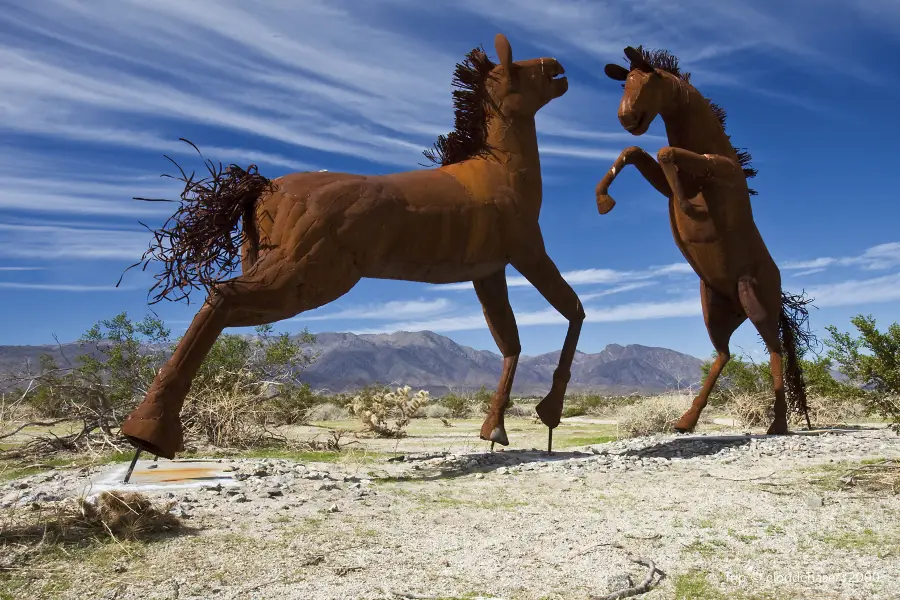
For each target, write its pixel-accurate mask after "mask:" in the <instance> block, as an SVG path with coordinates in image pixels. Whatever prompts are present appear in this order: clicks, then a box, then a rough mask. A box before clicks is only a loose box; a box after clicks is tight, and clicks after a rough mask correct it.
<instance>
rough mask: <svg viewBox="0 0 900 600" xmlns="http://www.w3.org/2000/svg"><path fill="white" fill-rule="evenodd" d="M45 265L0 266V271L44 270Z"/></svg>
mask: <svg viewBox="0 0 900 600" xmlns="http://www.w3.org/2000/svg"><path fill="white" fill-rule="evenodd" d="M43 269H45V267H0V271H42V270H43Z"/></svg>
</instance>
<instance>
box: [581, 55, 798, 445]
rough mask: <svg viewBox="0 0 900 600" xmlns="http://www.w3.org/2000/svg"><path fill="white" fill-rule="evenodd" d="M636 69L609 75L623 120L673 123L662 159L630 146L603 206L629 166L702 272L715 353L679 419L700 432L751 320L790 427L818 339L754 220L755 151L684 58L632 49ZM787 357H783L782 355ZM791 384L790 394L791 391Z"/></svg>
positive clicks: (780, 418) (777, 428)
mask: <svg viewBox="0 0 900 600" xmlns="http://www.w3.org/2000/svg"><path fill="white" fill-rule="evenodd" d="M625 57H626V59H627V60H629V61H630V63H631V64H630V68H628V69H626V68H625V67H622V66H619V65H615V64H609V65H606V68H605V69H604V71H605V73H606V75H607V76H608V77H610V78H611V79H614V80H616V81H624V82H625V83H624V85H623V86H622V87H623V88H624V89H625V91H624V94H623V96H622V102H621V104H620V105H619V122H620V123H621V124H622V127H624V128H625V130H626V131H628V132H630V133H632V134H633V135H636V136H638V135H643V134H644V133H646V132H647V130H648V129H649V127H650V123H651V122H653V120H654V119H655V118H656V116H657V115H659V116H661V117H662V119H663V122H664V123H665V126H666V134H667V136H668V141H669V145H668V146H667V147H665V148H662V149H661V150H660V151H659V152H658V154H657V160H658V161H659V162H657V161H655V160H653V158H652V157H651V156H650V155H649V154H647V153H646V152H645V151H644V150H642V149H641V148H638V147H636V146H632V147H630V148H626V149H625V150H624V151H623V152H622V153H621V154H620V155H619V157H618V158H617V159H616V161H615V163H614V164H613V166H612V168H611V169H610V170H609V172H608V173H607V174H606V175H605V176H604V177H603V179H602V180H601V181H600V183H599V184H598V185H597V190H596V193H597V209H598V211H599V212H600V214H606V213H608V212H609V211H610V210H612V208H613V206H615V202H614V201H613V199H612V198H611V197H610V196H609V186H610V185H611V184H612V182H613V181H614V180H615V178H616V175H617V174H618V173H619V172H621V170H622V169H623V168H624V167H625V165H634V166H635V167H637V169H638V170H639V171H640V172H641V174H642V175H643V176H644V178H645V179H646V180H647V181H648V182H650V184H651V185H652V186H653V187H655V188H656V189H657V191H659V193H661V194H662V195H664V196H666V197H667V198H669V216H670V220H671V224H672V233H673V234H674V236H675V243H676V244H677V245H678V248H679V249H680V250H681V253H682V254H683V255H684V257H685V259H687V262H688V263H689V264H690V265H691V267H693V269H694V271H695V272H696V273H697V275H698V276H699V277H700V301H701V304H702V306H703V317H704V321H705V322H706V328H707V330H708V332H709V337H710V340H711V341H712V344H713V347H714V348H715V350H716V353H717V356H716V359H715V361H714V362H713V364H712V367H711V368H710V370H709V374H708V375H707V377H706V381H705V382H704V383H703V387H702V388H701V390H700V393H699V394H698V396H697V397H696V398H695V399H694V402H693V404H692V406H691V408H690V409H689V410H688V411H687V412H685V413H684V415H682V417H681V418H680V419H679V420H678V421H677V422H676V424H675V429H676V430H678V431H682V432H685V431H692V430H693V429H694V427H695V426H696V425H697V420H698V419H699V418H700V413H701V412H702V411H703V408H704V407H705V406H706V403H707V400H708V399H709V394H710V392H711V391H712V389H713V386H714V385H715V384H716V379H718V377H719V374H720V373H721V372H722V369H723V368H724V367H725V365H726V364H727V363H728V360H729V359H730V353H729V350H728V345H729V341H730V340H731V336H732V334H733V333H734V331H735V330H736V329H737V328H738V326H740V325H741V323H743V322H744V321H745V320H746V319H750V321H751V322H752V323H753V325H754V326H755V327H756V329H757V331H758V332H759V334H760V336H761V337H762V339H763V341H764V342H765V344H766V347H767V348H768V351H769V355H770V363H769V364H770V366H771V372H772V379H773V387H774V392H775V407H774V408H775V416H774V419H773V421H772V424H771V426H770V427H769V430H768V433H770V434H784V433H788V419H787V408H788V405H787V401H788V400H789V401H790V403H791V405H792V408H793V409H794V410H795V411H797V412H803V413H804V414H806V422H807V425H808V426H810V423H809V416H808V414H807V407H806V389H805V384H804V380H803V373H802V371H801V368H800V362H799V356H798V354H799V353H798V347H797V346H798V344H806V345H808V344H809V343H810V340H811V339H812V338H811V335H810V334H809V332H808V330H805V329H804V325H805V324H806V322H807V321H806V319H807V317H808V313H807V311H806V308H805V305H806V304H808V303H809V302H810V300H808V299H805V298H802V297H800V296H792V295H789V294H786V293H784V292H783V291H782V289H781V273H780V271H779V270H778V266H777V265H776V264H775V261H774V260H772V257H771V256H770V255H769V251H768V250H767V248H766V245H765V243H764V242H763V239H762V236H760V233H759V231H758V230H757V228H756V224H755V223H754V221H753V213H752V210H751V208H750V196H751V195H755V194H756V192H754V191H753V190H751V189H749V188H748V187H747V179H748V178H749V177H753V176H755V175H756V170H755V169H753V168H752V167H751V166H750V155H749V154H748V153H747V152H745V151H741V150H739V149H737V148H735V147H734V146H732V144H731V138H730V137H729V136H728V134H726V133H725V112H724V111H723V110H722V109H721V108H720V107H719V106H717V105H715V104H713V103H712V102H710V101H709V100H708V99H706V98H704V97H703V96H702V95H701V94H700V92H698V91H697V89H696V88H694V87H693V86H692V85H691V84H690V74H689V73H686V72H682V71H681V70H680V68H679V66H678V59H677V58H675V57H674V56H672V55H671V54H670V53H669V52H667V51H665V50H657V51H646V50H644V49H642V48H641V47H638V48H637V49H635V48H632V47H628V48H626V49H625ZM783 356H784V361H782V357H783ZM785 384H786V385H787V392H788V393H787V397H786V394H785Z"/></svg>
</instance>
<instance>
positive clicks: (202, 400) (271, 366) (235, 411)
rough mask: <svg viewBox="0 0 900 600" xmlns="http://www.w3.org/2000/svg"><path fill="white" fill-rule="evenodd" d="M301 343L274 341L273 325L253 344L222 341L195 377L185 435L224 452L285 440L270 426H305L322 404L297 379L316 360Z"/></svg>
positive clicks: (228, 337) (308, 338) (305, 338)
mask: <svg viewBox="0 0 900 600" xmlns="http://www.w3.org/2000/svg"><path fill="white" fill-rule="evenodd" d="M314 341H315V338H314V337H313V336H312V335H310V334H309V333H308V332H306V331H304V332H303V335H302V336H301V339H300V340H297V341H295V340H291V339H290V338H289V336H288V334H286V333H283V334H280V335H277V336H276V335H273V328H272V326H271V325H263V326H260V327H257V328H256V335H255V336H254V337H253V338H247V337H244V336H237V335H232V334H225V335H221V336H219V338H218V339H217V340H216V342H215V343H214V344H213V346H212V348H211V349H210V352H209V353H208V354H207V356H206V359H205V360H204V361H203V363H202V364H201V366H200V369H199V370H198V372H197V375H196V376H195V377H194V380H193V384H192V386H191V391H190V393H189V394H188V396H187V398H186V400H185V404H184V409H183V410H182V413H181V419H182V422H183V424H184V428H185V432H186V434H188V435H189V436H190V437H194V438H197V439H198V440H199V441H201V442H205V443H208V444H212V445H213V446H218V447H242V448H249V447H253V446H260V445H267V444H270V443H272V442H273V441H275V440H276V439H278V438H279V436H277V435H275V434H274V433H272V431H271V430H270V428H269V427H270V426H272V425H284V424H298V423H305V422H307V420H308V414H309V411H310V410H311V409H312V408H313V406H315V404H316V403H317V400H318V398H317V397H316V395H315V394H314V393H313V392H312V391H311V390H310V388H309V386H307V385H304V384H303V383H302V382H300V381H299V380H298V379H297V376H296V374H297V371H298V370H300V369H302V368H303V367H305V366H307V365H308V364H310V363H311V362H312V361H313V360H314V359H315V357H314V355H312V354H311V353H309V352H307V351H305V350H304V348H303V344H304V343H310V342H314Z"/></svg>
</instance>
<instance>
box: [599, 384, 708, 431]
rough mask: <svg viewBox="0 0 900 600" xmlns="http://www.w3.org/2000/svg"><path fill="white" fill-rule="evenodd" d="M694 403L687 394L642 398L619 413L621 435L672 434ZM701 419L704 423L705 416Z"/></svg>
mask: <svg viewBox="0 0 900 600" xmlns="http://www.w3.org/2000/svg"><path fill="white" fill-rule="evenodd" d="M692 401H693V397H692V396H689V395H687V394H663V395H661V396H652V397H649V398H642V399H640V400H638V401H637V402H635V403H634V404H631V405H630V406H626V407H624V408H622V409H621V410H620V411H619V413H618V416H617V419H618V421H619V433H620V434H621V435H622V436H624V437H639V436H642V435H654V434H657V433H671V432H672V431H674V428H673V425H674V424H675V421H677V420H678V419H679V417H681V415H683V414H684V412H685V411H686V410H687V409H688V408H690V406H691V402H692ZM700 418H701V422H703V420H704V416H701V417H700Z"/></svg>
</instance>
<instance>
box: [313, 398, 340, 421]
mask: <svg viewBox="0 0 900 600" xmlns="http://www.w3.org/2000/svg"><path fill="white" fill-rule="evenodd" d="M348 416H349V413H348V412H347V409H346V408H344V407H343V406H339V405H337V404H334V403H333V402H322V403H321V404H316V405H315V406H313V407H312V408H311V409H310V410H309V413H308V414H307V417H308V420H309V422H316V421H341V420H343V419H346V418H347V417H348Z"/></svg>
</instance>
